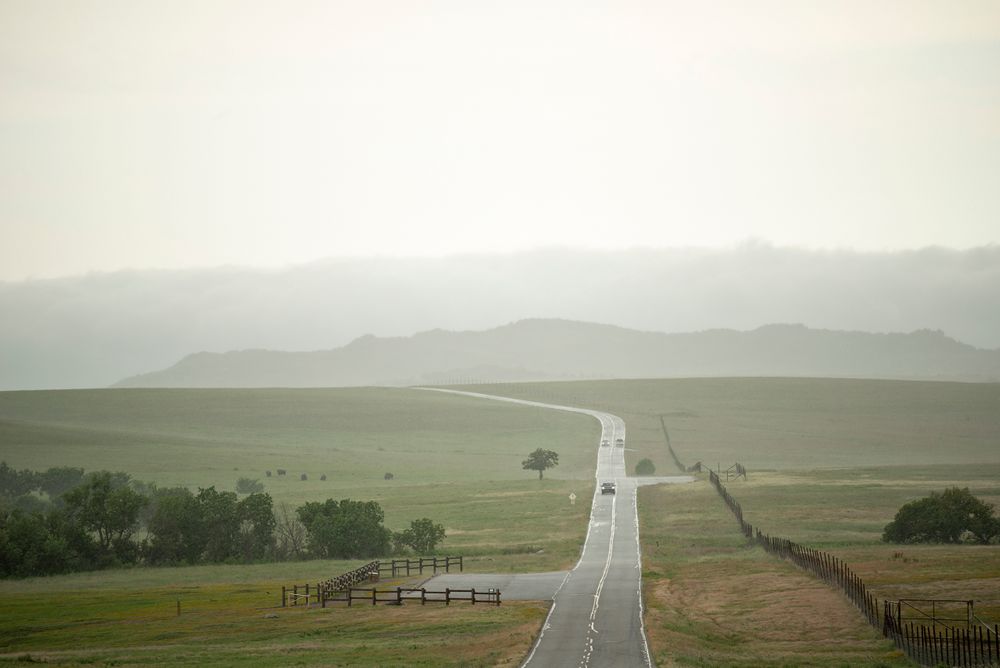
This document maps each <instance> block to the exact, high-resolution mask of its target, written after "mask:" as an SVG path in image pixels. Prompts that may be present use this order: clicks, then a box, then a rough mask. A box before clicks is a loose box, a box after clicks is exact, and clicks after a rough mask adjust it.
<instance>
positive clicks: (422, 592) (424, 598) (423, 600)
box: [420, 587, 427, 605]
mask: <svg viewBox="0 0 1000 668" xmlns="http://www.w3.org/2000/svg"><path fill="white" fill-rule="evenodd" d="M420 605H427V590H426V589H424V588H423V587H421V588H420Z"/></svg>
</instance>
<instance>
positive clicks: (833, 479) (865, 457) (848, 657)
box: [477, 379, 1000, 666]
mask: <svg viewBox="0 0 1000 668" xmlns="http://www.w3.org/2000/svg"><path fill="white" fill-rule="evenodd" d="M477 389H479V390H480V391H484V392H492V393H496V394H504V395H507V396H515V397H519V398H533V399H539V400H544V401H553V402H563V403H570V404H573V405H579V406H588V407H593V408H603V409H606V410H610V411H612V412H615V413H617V414H618V415H621V416H622V417H624V418H625V421H626V424H627V426H628V439H627V444H626V446H627V450H626V455H627V457H628V459H629V462H630V467H631V465H633V464H634V462H635V461H637V460H638V459H639V458H642V457H649V458H650V459H652V460H653V461H654V462H655V464H656V467H657V472H658V473H666V474H671V473H676V472H677V469H676V467H675V466H674V464H673V461H672V460H671V458H670V456H669V454H668V453H667V450H666V447H665V438H664V434H663V430H662V427H661V425H660V417H661V416H662V417H663V420H664V422H665V423H666V425H667V428H668V431H669V433H670V436H671V442H672V445H673V447H674V450H675V451H676V452H677V455H678V457H679V458H680V459H681V460H682V461H683V462H684V463H685V464H688V465H690V464H693V463H694V462H696V461H702V462H703V463H705V464H706V465H711V466H712V467H713V468H715V467H716V466H717V465H718V464H721V466H722V468H723V469H725V468H726V467H728V466H729V465H731V464H732V463H734V462H736V461H739V462H741V463H743V464H744V465H745V466H747V467H748V469H749V471H750V476H749V480H746V481H744V480H739V481H733V482H730V483H728V487H729V490H730V492H732V493H733V495H734V496H735V497H736V498H737V499H738V500H739V501H740V503H741V505H742V506H743V509H744V515H745V517H746V519H747V520H748V521H750V522H751V523H753V524H754V525H755V526H758V527H760V528H761V529H762V530H764V531H766V532H768V533H771V534H772V535H779V536H783V537H787V538H791V539H792V540H795V541H797V542H799V543H802V544H805V545H809V546H811V547H816V548H821V549H825V550H827V551H829V552H832V553H833V554H835V555H837V556H838V557H840V558H842V559H844V560H846V561H847V562H848V563H849V564H850V565H851V567H852V568H853V569H854V570H855V571H856V572H857V573H858V574H859V575H861V576H862V577H863V578H864V579H865V581H866V582H867V583H868V584H869V585H870V586H872V587H873V589H874V590H875V592H876V594H877V595H878V596H879V597H880V598H888V599H898V598H959V599H972V600H974V601H975V607H976V611H977V613H978V614H979V615H980V616H981V617H984V618H986V619H990V620H992V621H1000V546H997V545H991V546H972V545H959V546H898V545H889V544H885V543H882V542H881V534H882V530H883V528H884V526H885V524H886V523H887V522H889V521H890V520H891V519H892V518H893V516H894V515H895V512H896V510H898V508H899V507H900V506H901V505H902V504H904V503H906V502H907V501H911V500H913V499H916V498H920V497H923V496H926V495H927V494H929V493H930V492H932V491H942V490H944V489H945V488H947V487H950V486H955V485H958V486H960V487H969V488H970V490H971V491H972V492H973V493H974V494H976V495H977V496H979V497H981V498H983V499H984V500H986V501H988V502H990V503H994V504H996V505H998V506H1000V386H998V385H977V384H961V383H915V382H901V381H870V380H822V379H683V380H659V381H657V380H637V381H601V382H577V383H547V384H530V385H527V384H525V385H497V386H493V387H482V386H477ZM723 477H724V476H723ZM640 514H641V518H640V519H641V523H642V525H641V531H642V538H643V549H644V560H645V568H646V572H645V573H644V591H645V594H646V597H647V601H648V604H649V613H648V617H647V629H648V630H649V635H650V641H651V643H652V646H653V648H654V651H655V654H656V655H657V658H658V662H659V664H660V665H675V664H676V665H692V666H756V665H815V666H840V665H851V666H854V665H862V666H865V665H868V666H881V665H894V664H897V663H900V662H901V661H902V659H901V658H900V657H899V656H897V655H896V654H894V653H893V652H892V651H891V648H890V647H889V646H888V645H885V644H884V643H883V642H882V641H881V640H880V639H879V638H878V637H876V636H874V635H873V634H872V633H871V631H870V630H869V629H868V627H867V625H866V624H865V623H864V622H863V621H862V617H861V616H860V614H858V613H857V612H855V611H854V610H853V608H852V607H851V606H850V605H849V604H848V603H847V601H846V599H844V598H843V597H842V596H841V595H840V594H838V593H837V592H836V591H835V590H833V589H831V588H829V587H826V586H825V585H822V584H820V583H819V582H818V581H817V580H815V579H814V578H812V577H810V576H808V575H806V574H805V573H803V572H800V571H798V570H797V569H796V568H795V567H793V566H791V565H789V564H787V563H783V562H781V561H779V560H776V559H774V558H773V557H770V556H768V555H767V554H765V553H764V552H763V551H762V550H760V549H757V548H747V547H745V541H744V540H743V538H742V536H740V534H739V533H738V531H737V524H736V521H735V520H734V519H733V518H732V515H731V514H730V513H729V512H728V510H726V509H725V507H724V506H723V505H722V502H721V500H719V499H718V497H717V495H716V494H715V492H714V490H712V489H711V487H709V485H708V484H707V483H702V484H700V485H697V486H695V487H683V488H676V487H667V488H649V489H643V490H642V491H641V493H640ZM805 620H810V622H811V621H812V620H820V624H819V625H818V626H816V627H813V626H812V625H811V623H810V624H806V623H805ZM903 663H905V662H903Z"/></svg>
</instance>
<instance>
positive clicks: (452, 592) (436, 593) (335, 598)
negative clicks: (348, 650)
mask: <svg viewBox="0 0 1000 668" xmlns="http://www.w3.org/2000/svg"><path fill="white" fill-rule="evenodd" d="M356 601H360V602H361V603H363V604H367V603H371V604H372V605H378V604H379V603H381V604H383V605H403V603H404V602H405V601H413V602H414V603H416V602H417V601H420V605H427V604H428V603H444V604H445V605H451V604H452V603H453V602H462V601H467V602H469V603H471V604H472V605H475V604H476V603H486V604H489V605H500V590H499V589H490V590H487V591H480V590H476V589H443V590H431V589H426V588H424V587H420V588H419V589H418V588H414V587H396V588H395V589H377V588H375V587H370V588H365V587H351V588H350V589H348V590H346V591H343V592H336V593H334V594H333V595H331V596H329V597H325V596H324V597H322V598H321V600H320V605H321V607H324V608H325V607H326V605H327V604H328V603H346V604H347V606H348V607H351V606H352V605H353V604H354V603H355V602H356Z"/></svg>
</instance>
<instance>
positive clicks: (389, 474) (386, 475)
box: [385, 473, 393, 480]
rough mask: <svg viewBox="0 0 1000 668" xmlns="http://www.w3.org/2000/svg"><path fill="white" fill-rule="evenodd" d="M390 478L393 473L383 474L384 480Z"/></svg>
mask: <svg viewBox="0 0 1000 668" xmlns="http://www.w3.org/2000/svg"><path fill="white" fill-rule="evenodd" d="M392 478H393V475H392V474H391V473H386V474H385V479H386V480H392Z"/></svg>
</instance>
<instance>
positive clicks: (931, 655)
mask: <svg viewBox="0 0 1000 668" xmlns="http://www.w3.org/2000/svg"><path fill="white" fill-rule="evenodd" d="M708 479H709V481H710V482H711V483H712V485H713V486H714V487H715V489H716V491H717V492H718V493H719V496H721V497H722V500H723V501H724V502H725V504H726V506H727V507H728V508H729V510H731V511H732V513H733V515H734V516H735V517H736V519H737V521H738V522H739V523H740V531H742V532H743V535H744V536H746V537H747V538H748V539H750V540H751V541H753V542H754V543H756V544H757V545H760V546H761V547H763V548H764V549H765V550H766V551H768V552H770V553H771V554H774V555H777V556H779V557H782V558H784V559H788V560H790V561H792V562H794V563H795V564H796V565H797V566H799V567H800V568H802V569H804V570H807V571H809V572H811V573H813V574H815V575H817V576H818V577H820V578H822V579H823V580H824V581H825V582H827V583H828V584H830V585H833V586H835V587H837V588H839V589H840V590H841V591H842V592H844V594H846V595H847V597H848V598H849V599H850V600H851V602H852V603H854V605H855V606H857V608H858V609H859V610H860V611H861V614H863V615H864V616H865V619H867V620H868V623H869V624H871V625H872V626H874V627H875V628H877V629H879V628H880V630H881V631H882V634H883V635H884V636H885V637H887V638H890V639H892V641H893V642H894V643H895V645H896V647H898V648H899V649H901V650H902V651H903V652H905V653H906V655H907V656H909V657H910V658H911V659H913V660H914V661H917V662H918V663H921V664H923V665H928V666H931V665H936V664H937V663H939V662H942V661H943V662H945V663H947V664H948V665H950V666H970V667H971V666H992V665H998V664H1000V639H998V635H997V633H998V631H1000V629H998V628H997V626H996V625H994V626H993V628H992V629H990V627H989V626H988V625H986V624H984V623H982V622H979V623H978V624H976V625H969V628H965V629H960V628H957V627H945V628H944V629H942V630H940V631H938V630H937V629H936V628H935V627H933V626H931V627H930V628H928V627H927V626H923V625H920V624H914V623H913V622H910V623H906V624H902V623H900V621H899V619H898V615H897V613H896V612H894V607H895V609H896V610H898V609H899V602H895V601H888V600H886V601H883V602H882V614H881V615H879V603H878V600H877V599H876V598H875V594H874V593H873V592H871V591H870V590H869V589H868V586H867V585H866V584H865V583H864V581H863V580H862V579H861V578H860V577H858V575H857V574H856V573H854V571H852V570H851V568H850V567H849V566H848V565H847V564H846V563H844V562H843V561H841V560H840V559H838V558H837V557H835V556H833V555H832V554H829V553H827V552H823V551H822V550H814V549H812V548H808V547H805V546H804V545H799V544H798V543H795V542H793V541H791V540H789V539H787V538H779V537H776V536H770V535H768V534H765V533H763V532H762V531H761V530H760V529H756V528H754V526H753V525H752V524H750V523H749V522H747V521H746V520H745V519H743V508H742V506H740V504H739V502H738V501H737V500H736V499H734V498H733V496H732V495H731V494H730V493H729V492H728V491H727V490H726V487H725V485H723V484H722V483H721V482H720V481H719V476H717V475H716V474H715V472H714V471H711V470H709V472H708ZM976 621H977V622H978V621H979V620H978V619H977V620H976Z"/></svg>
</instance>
